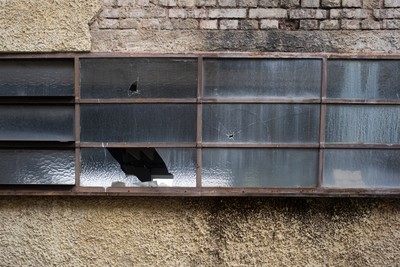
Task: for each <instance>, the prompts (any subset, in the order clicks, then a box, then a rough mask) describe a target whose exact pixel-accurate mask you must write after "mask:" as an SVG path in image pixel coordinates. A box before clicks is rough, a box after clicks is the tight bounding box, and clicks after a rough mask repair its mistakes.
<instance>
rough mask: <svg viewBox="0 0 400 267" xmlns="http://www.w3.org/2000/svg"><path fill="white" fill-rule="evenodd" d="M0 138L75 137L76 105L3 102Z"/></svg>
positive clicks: (68, 139) (59, 138)
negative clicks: (10, 103)
mask: <svg viewBox="0 0 400 267" xmlns="http://www.w3.org/2000/svg"><path fill="white" fill-rule="evenodd" d="M0 114H1V116H0V140H1V141H59V142H68V141H74V107H73V106H61V105H57V106H55V105H0Z"/></svg>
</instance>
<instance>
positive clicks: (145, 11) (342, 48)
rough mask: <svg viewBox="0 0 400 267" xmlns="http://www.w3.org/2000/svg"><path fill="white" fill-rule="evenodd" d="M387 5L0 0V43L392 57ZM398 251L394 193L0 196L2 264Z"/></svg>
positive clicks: (278, 262) (164, 262)
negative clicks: (384, 54) (344, 195)
mask: <svg viewBox="0 0 400 267" xmlns="http://www.w3.org/2000/svg"><path fill="white" fill-rule="evenodd" d="M397 5H398V6H400V1H394V0H393V1H383V0H382V1H370V0H368V1H367V0H364V1H345V0H343V1H339V0H322V1H299V0H297V1H296V0H281V1H279V0H271V1H265V0H259V1H254V0H246V1H241V0H239V1H229V0H220V1H218V2H217V1H216V0H201V1H200V0H199V1H194V0H177V1H175V0H153V1H148V0H132V1H128V0H118V1H117V0H103V1H102V2H101V3H99V2H98V1H94V0H90V1H89V0H88V1H83V0H82V1H79V0H22V1H21V0H20V1H17V0H0V8H1V9H0V51H2V52H44V51H88V50H90V49H91V51H158V52H161V51H164V52H165V51H167V52H176V51H181V52H182V51H184V52H189V51H199V50H204V51H210V50H212V51H215V50H218V51H227V50H236V51H298V52H300V51H309V52H312V51H338V52H374V51H375V52H399V51H400V33H399V30H398V28H396V27H400V22H399V19H398V18H400V11H399V8H398V6H397ZM342 8H343V9H344V10H342V11H340V10H339V9H342ZM222 9H229V10H228V11H224V10H222ZM235 9H240V10H239V11H235ZM243 9H244V10H245V11H243ZM253 9H258V10H259V11H257V10H256V11H251V10H253ZM303 9H304V10H306V11H302V10H303ZM334 9H335V10H336V11H332V10H334ZM215 10H217V11H215ZM265 10H267V11H265ZM271 10H272V11H271ZM290 10H300V11H290ZM307 10H317V11H307ZM357 10H358V11H357ZM221 14H222V15H221ZM224 14H225V15H224ZM226 14H228V15H226ZM251 14H253V15H251ZM299 16H300V17H299ZM399 246H400V200H399V199H368V198H365V199H351V198H342V199H341V198H327V199H324V198H322V199H321V198H315V199H304V198H168V197H165V198H154V197H153V198H151V197H149V198H139V197H123V198H122V197H121V198H109V197H91V198H89V197H2V198H0V266H363V267H364V266H399V263H400V252H399Z"/></svg>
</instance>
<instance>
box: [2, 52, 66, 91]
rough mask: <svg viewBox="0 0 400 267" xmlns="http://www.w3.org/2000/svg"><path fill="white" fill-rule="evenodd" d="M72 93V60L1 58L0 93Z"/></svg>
mask: <svg viewBox="0 0 400 267" xmlns="http://www.w3.org/2000/svg"><path fill="white" fill-rule="evenodd" d="M73 95H74V62H73V60H66V59H46V60H44V59H40V60H39V59H4V60H3V59H2V60H0V96H73Z"/></svg>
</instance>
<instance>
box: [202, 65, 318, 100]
mask: <svg viewBox="0 0 400 267" xmlns="http://www.w3.org/2000/svg"><path fill="white" fill-rule="evenodd" d="M320 88H321V60H319V59H315V60H314V59H206V60H204V96H205V97H211V98H216V97H221V98H224V97H230V98H246V97H249V98H253V97H269V98H271V97H288V98H316V97H319V96H320Z"/></svg>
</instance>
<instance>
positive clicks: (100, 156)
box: [80, 148, 196, 187]
mask: <svg viewBox="0 0 400 267" xmlns="http://www.w3.org/2000/svg"><path fill="white" fill-rule="evenodd" d="M81 159H82V174H81V179H80V180H81V185H82V186H101V187H124V186H185V187H193V186H196V150H195V149H192V148H83V149H81Z"/></svg>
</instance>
